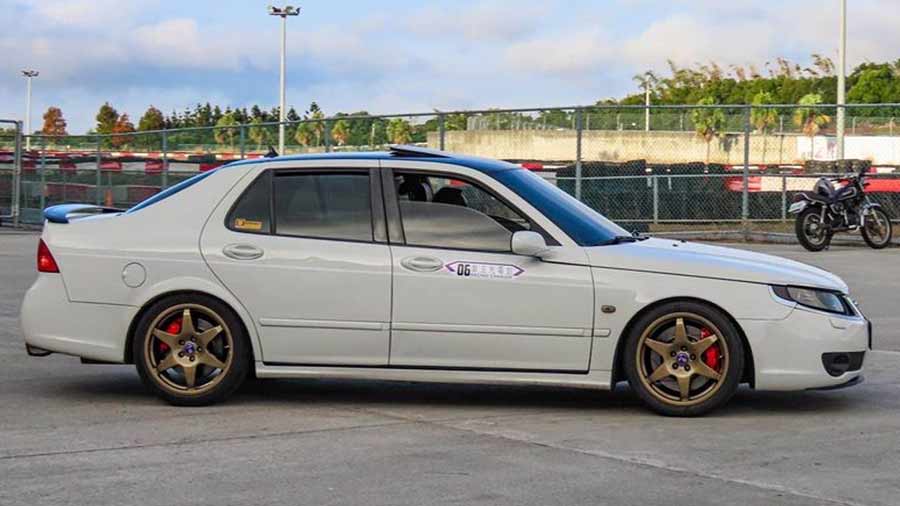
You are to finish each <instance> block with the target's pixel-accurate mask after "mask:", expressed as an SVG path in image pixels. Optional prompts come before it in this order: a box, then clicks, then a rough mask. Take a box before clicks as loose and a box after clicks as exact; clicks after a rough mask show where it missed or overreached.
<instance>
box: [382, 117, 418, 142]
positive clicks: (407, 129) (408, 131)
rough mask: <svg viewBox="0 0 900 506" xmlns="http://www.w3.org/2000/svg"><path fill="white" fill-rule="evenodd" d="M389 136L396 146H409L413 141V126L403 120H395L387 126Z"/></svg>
mask: <svg viewBox="0 0 900 506" xmlns="http://www.w3.org/2000/svg"><path fill="white" fill-rule="evenodd" d="M387 136H388V138H389V139H390V140H391V142H392V143H394V144H407V143H409V141H410V140H411V139H412V126H411V125H410V124H409V122H408V121H406V120H404V119H403V118H394V119H392V120H390V121H389V122H388V124H387Z"/></svg>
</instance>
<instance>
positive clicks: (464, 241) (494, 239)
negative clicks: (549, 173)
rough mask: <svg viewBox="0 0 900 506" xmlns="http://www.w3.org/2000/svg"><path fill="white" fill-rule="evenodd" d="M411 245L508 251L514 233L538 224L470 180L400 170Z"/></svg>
mask: <svg viewBox="0 0 900 506" xmlns="http://www.w3.org/2000/svg"><path fill="white" fill-rule="evenodd" d="M395 187H396V189H397V198H398V200H399V207H400V218H401V221H402V223H403V232H404V234H405V236H406V243H407V244H408V245H410V246H423V247H436V248H449V249H468V250H479V251H494V252H509V251H510V240H511V238H512V234H513V233H515V232H518V231H520V230H532V228H533V225H532V224H531V222H529V221H528V220H527V219H526V218H524V217H523V216H522V215H521V214H519V213H518V212H516V211H515V210H514V209H512V208H511V207H510V206H508V205H507V204H506V203H504V202H503V201H501V200H500V199H498V198H497V197H495V196H494V195H492V194H491V193H489V192H488V191H486V190H484V189H483V188H481V187H480V186H478V185H475V184H473V183H470V182H468V181H464V180H459V179H452V178H447V177H435V176H426V175H423V174H416V173H403V172H395Z"/></svg>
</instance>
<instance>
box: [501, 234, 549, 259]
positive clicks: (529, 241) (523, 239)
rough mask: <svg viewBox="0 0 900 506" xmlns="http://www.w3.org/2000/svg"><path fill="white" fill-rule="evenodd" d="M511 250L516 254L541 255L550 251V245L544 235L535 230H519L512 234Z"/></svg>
mask: <svg viewBox="0 0 900 506" xmlns="http://www.w3.org/2000/svg"><path fill="white" fill-rule="evenodd" d="M511 242H512V252H513V253H515V254H516V255H525V256H529V257H543V256H545V255H547V254H548V253H550V247H549V246H547V241H545V240H544V236H542V235H541V234H539V233H537V232H531V231H528V230H520V231H519V232H516V233H514V234H513V236H512V241H511Z"/></svg>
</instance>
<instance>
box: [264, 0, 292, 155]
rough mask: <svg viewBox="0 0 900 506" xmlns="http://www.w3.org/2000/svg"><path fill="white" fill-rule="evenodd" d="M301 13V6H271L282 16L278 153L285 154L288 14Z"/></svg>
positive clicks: (275, 13) (272, 13)
mask: <svg viewBox="0 0 900 506" xmlns="http://www.w3.org/2000/svg"><path fill="white" fill-rule="evenodd" d="M299 14H300V7H292V6H290V5H286V6H284V7H273V6H271V5H270V6H269V15H270V16H278V17H280V18H281V78H280V86H279V106H278V154H279V155H283V154H284V118H285V114H286V111H285V109H286V104H285V91H284V88H285V86H284V79H285V78H284V73H285V66H286V58H287V56H286V54H287V18H288V16H297V15H299Z"/></svg>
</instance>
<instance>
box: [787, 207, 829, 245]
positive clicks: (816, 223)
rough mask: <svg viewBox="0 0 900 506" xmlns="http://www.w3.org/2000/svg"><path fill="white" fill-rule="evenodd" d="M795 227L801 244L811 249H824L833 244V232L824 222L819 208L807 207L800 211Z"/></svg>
mask: <svg viewBox="0 0 900 506" xmlns="http://www.w3.org/2000/svg"><path fill="white" fill-rule="evenodd" d="M794 229H795V232H796V233H797V240H798V241H800V245H801V246H803V247H804V248H806V249H808V250H809V251H822V250H823V249H825V248H827V247H828V245H830V244H831V236H832V234H831V233H829V232H828V230H827V228H826V227H825V226H824V225H823V224H822V213H821V210H820V209H818V208H810V209H806V210H804V211H803V212H802V213H800V214H799V215H798V216H797V221H796V224H795V227H794Z"/></svg>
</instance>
